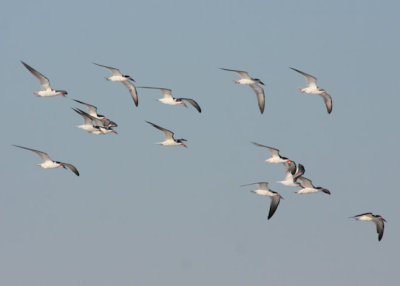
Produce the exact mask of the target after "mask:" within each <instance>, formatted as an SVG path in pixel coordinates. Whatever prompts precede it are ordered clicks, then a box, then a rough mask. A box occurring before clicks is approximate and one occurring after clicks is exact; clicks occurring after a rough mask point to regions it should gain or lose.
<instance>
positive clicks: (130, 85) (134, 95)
mask: <svg viewBox="0 0 400 286" xmlns="http://www.w3.org/2000/svg"><path fill="white" fill-rule="evenodd" d="M122 83H123V84H124V85H125V86H126V87H127V88H128V90H129V93H130V94H131V96H132V99H133V101H134V102H135V105H136V106H138V104H139V98H138V95H137V91H136V87H135V86H134V85H133V83H131V82H130V81H128V80H127V81H123V82H122Z"/></svg>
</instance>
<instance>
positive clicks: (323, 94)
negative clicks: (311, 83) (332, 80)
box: [320, 92, 332, 113]
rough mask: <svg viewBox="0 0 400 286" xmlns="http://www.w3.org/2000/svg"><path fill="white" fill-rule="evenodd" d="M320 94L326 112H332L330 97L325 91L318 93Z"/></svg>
mask: <svg viewBox="0 0 400 286" xmlns="http://www.w3.org/2000/svg"><path fill="white" fill-rule="evenodd" d="M320 96H322V98H323V99H324V102H325V105H326V110H327V111H328V113H331V112H332V97H331V96H330V95H329V94H327V93H326V92H324V93H322V94H320Z"/></svg>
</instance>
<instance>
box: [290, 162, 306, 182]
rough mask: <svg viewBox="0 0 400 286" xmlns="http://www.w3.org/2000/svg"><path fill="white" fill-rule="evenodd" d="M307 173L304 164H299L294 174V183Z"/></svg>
mask: <svg viewBox="0 0 400 286" xmlns="http://www.w3.org/2000/svg"><path fill="white" fill-rule="evenodd" d="M305 172H306V169H305V168H304V166H303V165H302V164H299V165H298V166H297V169H296V172H295V173H294V174H293V182H296V181H297V179H298V178H300V177H301V176H302V175H304V173H305Z"/></svg>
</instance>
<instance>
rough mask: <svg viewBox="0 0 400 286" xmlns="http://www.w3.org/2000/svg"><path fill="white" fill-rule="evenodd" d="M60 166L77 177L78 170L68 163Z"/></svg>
mask: <svg viewBox="0 0 400 286" xmlns="http://www.w3.org/2000/svg"><path fill="white" fill-rule="evenodd" d="M61 164H62V165H64V166H65V167H67V168H68V169H70V170H71V171H72V172H74V174H75V175H77V176H79V172H78V169H76V168H75V166H74V165H72V164H68V163H61Z"/></svg>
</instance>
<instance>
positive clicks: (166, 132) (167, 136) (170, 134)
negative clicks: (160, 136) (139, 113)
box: [146, 121, 174, 139]
mask: <svg viewBox="0 0 400 286" xmlns="http://www.w3.org/2000/svg"><path fill="white" fill-rule="evenodd" d="M146 122H147V123H149V124H150V125H152V126H153V127H155V128H157V129H158V130H161V131H162V132H163V133H164V135H165V139H174V132H172V131H170V130H168V129H165V128H162V127H161V126H158V125H157V124H154V123H151V122H149V121H146Z"/></svg>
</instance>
